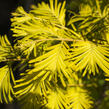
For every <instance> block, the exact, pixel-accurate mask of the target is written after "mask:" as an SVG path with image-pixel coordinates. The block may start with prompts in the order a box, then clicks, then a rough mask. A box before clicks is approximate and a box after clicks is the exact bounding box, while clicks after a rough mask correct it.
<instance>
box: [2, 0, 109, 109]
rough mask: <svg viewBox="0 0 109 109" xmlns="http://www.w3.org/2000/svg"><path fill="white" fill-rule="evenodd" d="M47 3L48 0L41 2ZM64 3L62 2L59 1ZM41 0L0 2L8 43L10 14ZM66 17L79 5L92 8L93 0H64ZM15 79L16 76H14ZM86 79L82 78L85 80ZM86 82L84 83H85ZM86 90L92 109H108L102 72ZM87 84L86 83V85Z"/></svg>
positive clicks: (8, 108)
mask: <svg viewBox="0 0 109 109" xmlns="http://www.w3.org/2000/svg"><path fill="white" fill-rule="evenodd" d="M43 1H44V2H46V3H48V2H49V0H43ZM59 1H64V0H59ZM99 1H100V3H101V9H102V10H103V9H104V6H106V5H107V4H109V0H99ZM40 2H42V0H0V34H2V35H3V34H7V35H8V37H9V39H10V41H11V42H12V41H13V39H12V37H11V34H12V32H11V31H10V24H11V22H10V20H9V19H10V18H11V13H12V12H14V11H15V9H16V8H17V6H23V7H24V9H25V10H26V11H29V9H30V6H31V4H36V5H37V4H38V3H40ZM66 3H67V4H66V9H67V16H66V20H67V19H69V17H70V16H71V15H72V14H73V12H75V13H78V12H79V9H80V5H81V4H89V5H90V6H91V8H93V7H94V4H95V0H66ZM15 77H16V78H17V75H15ZM85 79H87V78H83V80H85ZM85 82H86V81H85ZM88 82H89V86H88V89H89V90H91V92H92V96H93V99H94V108H93V109H109V82H106V81H104V76H103V74H102V72H100V74H99V75H96V76H92V77H91V79H90V80H89V81H88ZM86 84H87V83H86ZM0 109H19V107H18V105H16V103H14V105H3V104H1V105H0Z"/></svg>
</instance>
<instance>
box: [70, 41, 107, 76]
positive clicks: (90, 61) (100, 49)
mask: <svg viewBox="0 0 109 109" xmlns="http://www.w3.org/2000/svg"><path fill="white" fill-rule="evenodd" d="M72 47H73V48H72V49H71V51H72V56H71V57H70V58H71V60H72V61H73V62H74V63H75V64H76V70H77V71H78V70H80V71H82V70H83V76H85V75H86V74H87V73H88V74H91V73H93V75H95V74H96V73H99V68H98V66H99V67H100V68H101V69H102V70H103V71H104V72H105V73H106V74H109V59H108V56H109V50H108V48H109V45H101V44H94V43H93V42H90V41H84V42H83V41H81V42H75V43H73V44H72Z"/></svg>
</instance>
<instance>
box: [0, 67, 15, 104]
mask: <svg viewBox="0 0 109 109" xmlns="http://www.w3.org/2000/svg"><path fill="white" fill-rule="evenodd" d="M11 80H12V81H11ZM11 82H14V83H15V80H14V76H13V72H12V69H11V68H10V67H9V66H8V65H5V66H3V67H1V68H0V102H6V103H8V102H12V100H13V97H12V96H14V91H13V87H12V84H11Z"/></svg>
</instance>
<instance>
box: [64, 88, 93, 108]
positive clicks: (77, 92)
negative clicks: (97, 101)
mask: <svg viewBox="0 0 109 109" xmlns="http://www.w3.org/2000/svg"><path fill="white" fill-rule="evenodd" d="M67 91H68V92H67V94H66V96H67V97H68V99H69V101H70V106H69V108H70V109H90V108H91V107H92V104H93V101H92V100H91V97H90V96H89V95H88V91H87V90H85V89H82V88H81V87H70V88H68V89H67Z"/></svg>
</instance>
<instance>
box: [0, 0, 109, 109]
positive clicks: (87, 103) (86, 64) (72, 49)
mask: <svg viewBox="0 0 109 109" xmlns="http://www.w3.org/2000/svg"><path fill="white" fill-rule="evenodd" d="M95 3H96V4H95V5H94V7H93V9H92V7H91V4H90V3H89V4H88V3H87V4H84V3H83V4H81V6H80V8H79V9H80V10H79V14H78V15H77V14H74V15H73V16H72V17H71V18H70V20H69V21H66V8H65V6H66V2H63V3H60V2H59V1H58V0H49V4H46V3H44V2H43V1H42V3H41V4H38V5H37V6H34V5H33V6H32V9H31V10H30V11H29V12H28V13H27V12H25V10H24V9H23V8H22V7H18V8H17V10H16V12H14V13H12V15H13V18H11V21H12V28H11V30H12V31H13V33H14V34H13V36H14V37H16V43H15V44H14V46H12V45H11V44H10V42H9V41H8V39H7V37H6V36H4V37H3V36H2V37H0V62H3V63H5V65H4V66H1V67H0V101H1V102H6V103H8V102H11V101H12V98H13V96H14V97H16V98H17V100H18V101H19V102H20V104H21V107H22V109H91V108H93V105H94V103H93V102H94V101H93V97H92V96H91V95H92V94H91V91H90V90H89V89H88V88H91V87H93V86H94V85H93V84H91V85H90V84H89V83H90V82H89V81H90V78H91V77H94V76H96V75H100V74H101V73H102V74H103V75H104V76H105V77H106V78H105V79H104V80H108V77H109V30H108V27H109V19H108V18H109V12H108V6H105V7H104V9H102V10H101V7H100V3H99V0H95ZM16 51H17V52H16ZM14 61H17V62H18V63H19V64H21V65H20V69H24V68H25V66H26V67H27V68H26V70H23V71H24V72H23V73H21V78H20V79H18V80H16V81H15V80H14V76H13V72H15V73H16V68H17V67H18V66H14V67H15V68H13V67H12V66H13V65H14ZM22 63H23V64H22ZM13 82H14V84H13ZM15 82H16V83H15ZM95 86H96V85H95Z"/></svg>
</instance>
